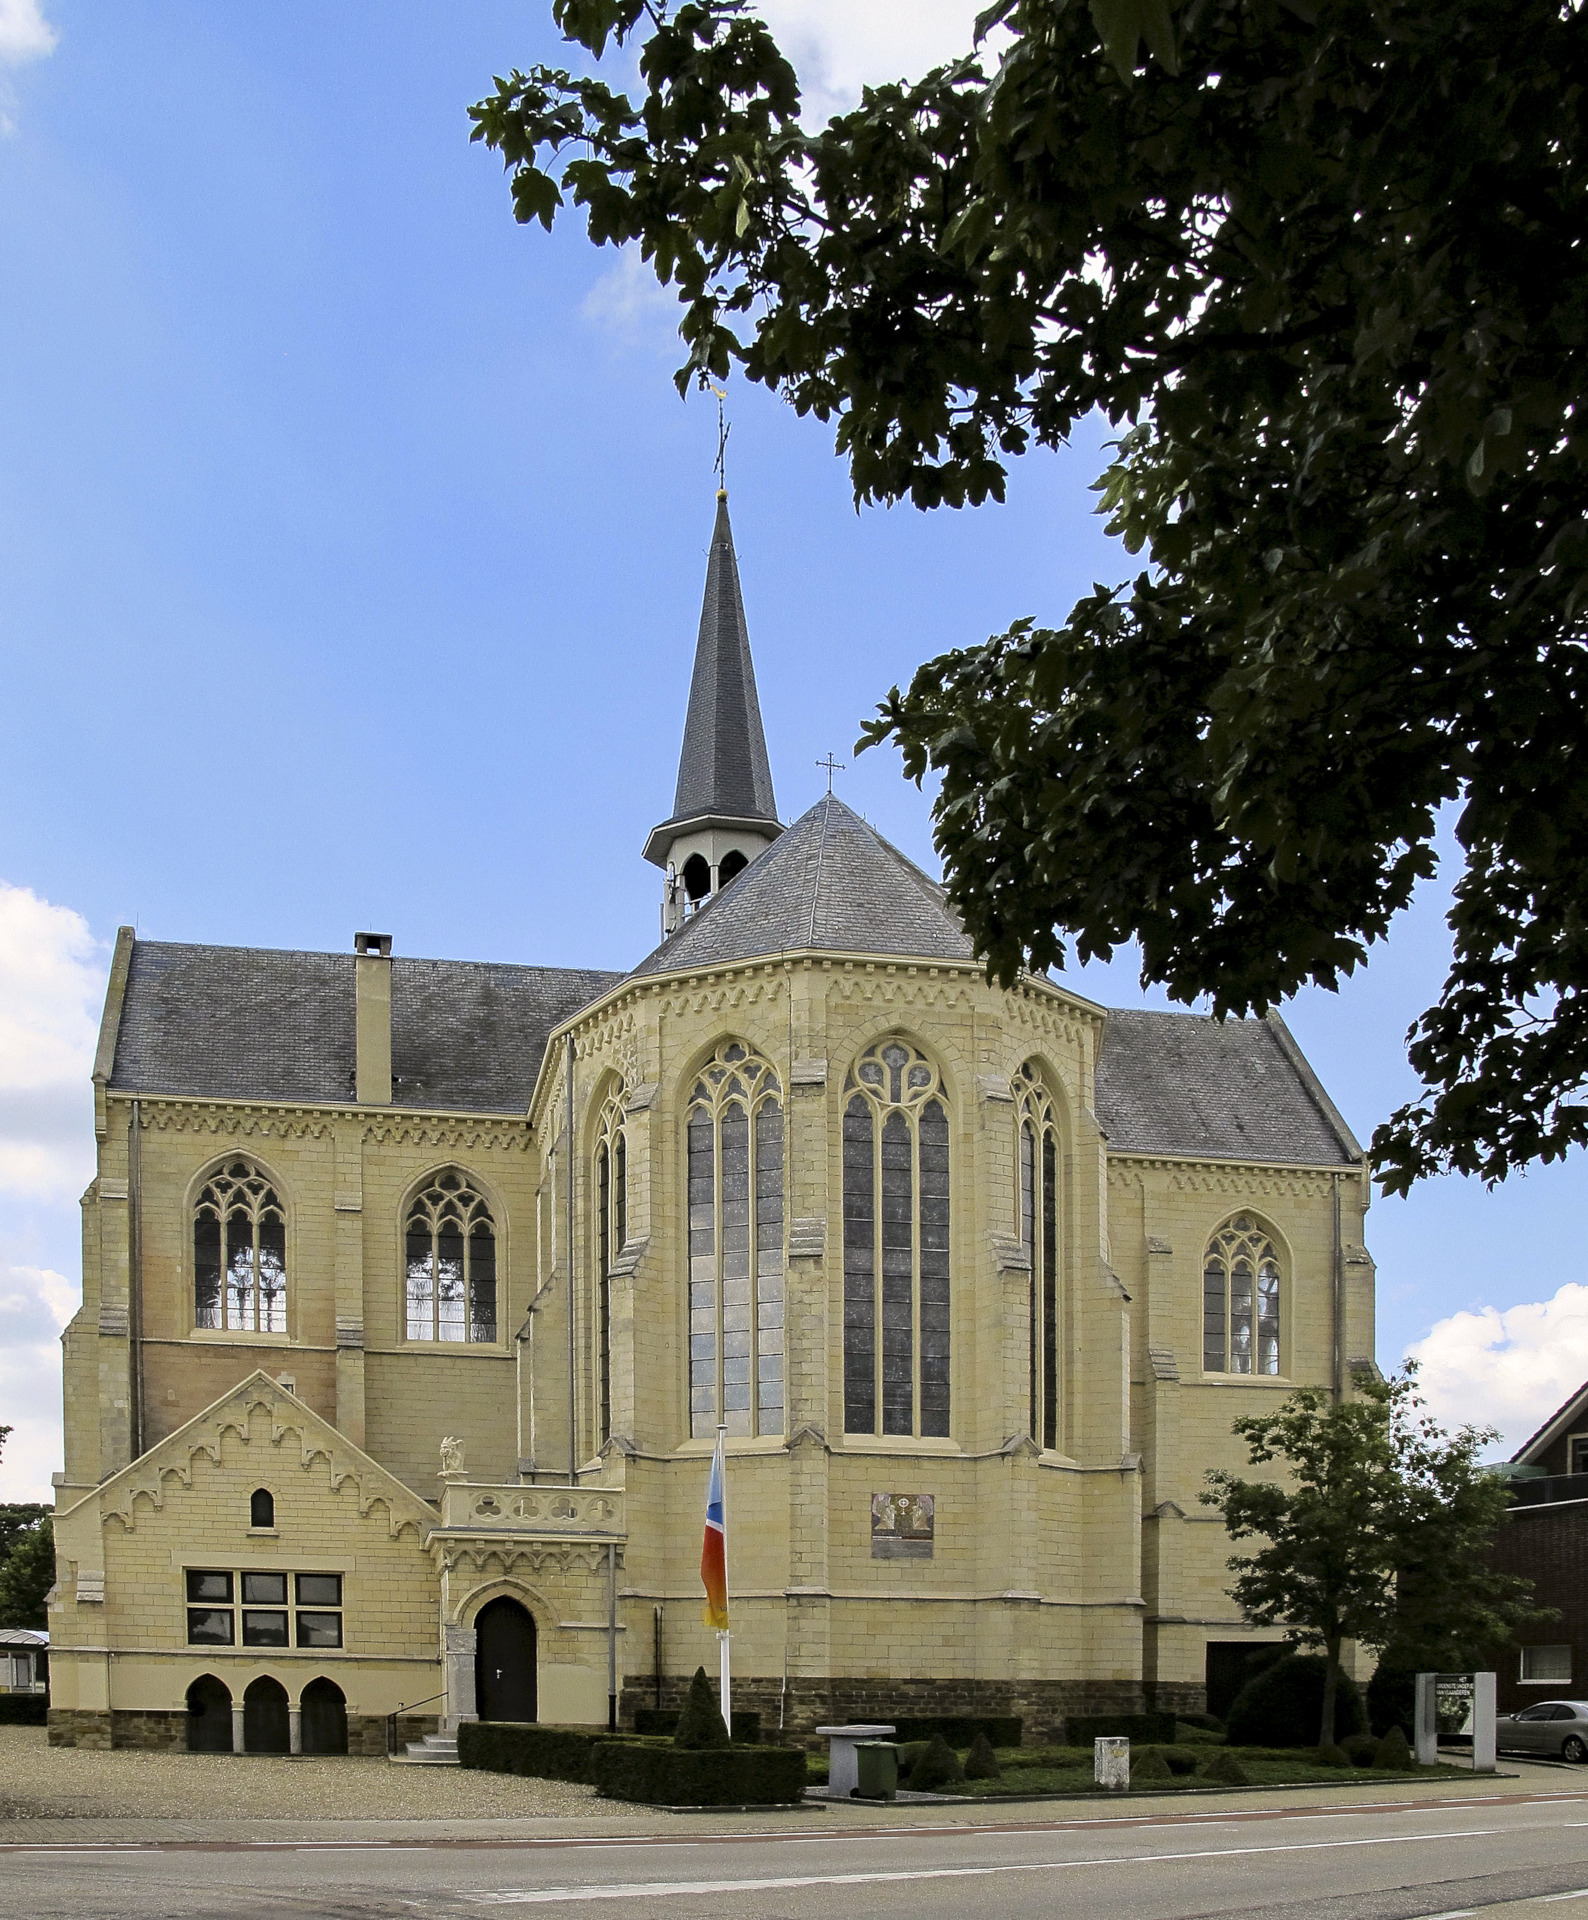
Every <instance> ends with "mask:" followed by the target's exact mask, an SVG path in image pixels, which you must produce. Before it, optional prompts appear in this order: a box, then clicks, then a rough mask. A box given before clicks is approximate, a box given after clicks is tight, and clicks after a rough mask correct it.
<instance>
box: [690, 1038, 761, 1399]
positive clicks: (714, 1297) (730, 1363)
mask: <svg viewBox="0 0 1588 1920" xmlns="http://www.w3.org/2000/svg"><path fill="white" fill-rule="evenodd" d="M687 1125H688V1161H689V1430H690V1432H691V1434H693V1435H695V1436H701V1435H710V1434H712V1433H714V1432H715V1431H716V1428H717V1426H718V1425H719V1423H720V1424H722V1425H724V1426H726V1427H727V1429H728V1431H729V1433H734V1434H752V1433H781V1432H782V1431H783V1412H784V1383H783V1101H782V1089H781V1087H780V1086H779V1083H778V1077H777V1074H776V1072H775V1071H774V1070H773V1067H772V1065H771V1063H770V1062H769V1061H767V1060H764V1059H762V1058H761V1056H760V1055H758V1054H755V1053H752V1052H751V1051H750V1050H749V1049H748V1048H747V1047H745V1046H744V1045H743V1044H742V1043H741V1042H739V1041H737V1040H730V1041H724V1042H723V1044H722V1045H721V1046H719V1047H718V1049H717V1051H716V1053H715V1054H714V1055H713V1056H712V1058H711V1060H710V1061H709V1062H708V1063H707V1064H706V1066H705V1067H704V1068H703V1069H702V1071H701V1073H700V1075H699V1077H698V1079H697V1080H696V1082H695V1085H694V1089H693V1091H692V1092H691V1094H690V1097H689V1109H688V1117H687Z"/></svg>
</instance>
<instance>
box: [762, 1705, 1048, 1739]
mask: <svg viewBox="0 0 1588 1920" xmlns="http://www.w3.org/2000/svg"><path fill="white" fill-rule="evenodd" d="M734 1717H735V1719H737V1718H738V1716H737V1715H735V1716H734ZM879 1717H880V1718H881V1719H883V1720H885V1721H889V1722H891V1723H892V1726H893V1737H894V1740H895V1741H896V1742H898V1741H906V1740H930V1739H931V1737H932V1735H933V1734H934V1733H940V1734H942V1736H943V1738H944V1739H945V1740H946V1741H947V1742H948V1744H949V1745H950V1746H951V1747H968V1746H969V1745H970V1743H971V1742H972V1741H973V1740H974V1739H975V1738H976V1736H977V1735H978V1734H983V1733H984V1734H986V1736H987V1738H988V1740H989V1741H990V1742H991V1743H992V1745H993V1746H995V1747H1018V1746H1019V1744H1020V1731H1021V1728H1022V1727H1023V1726H1024V1724H1025V1723H1024V1721H1023V1720H1022V1719H1021V1718H1020V1716H1019V1714H1015V1713H1008V1714H998V1713H993V1714H965V1713H928V1714H915V1715H913V1716H912V1715H910V1714H903V1715H899V1714H882V1715H880V1716H879Z"/></svg>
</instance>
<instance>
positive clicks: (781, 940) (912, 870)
mask: <svg viewBox="0 0 1588 1920" xmlns="http://www.w3.org/2000/svg"><path fill="white" fill-rule="evenodd" d="M812 947H813V948H816V949H818V950H823V949H825V950H827V951H831V952H839V953H897V954H908V955H910V956H911V957H912V958H914V959H922V960H969V959H972V958H973V957H974V956H973V955H972V952H971V945H970V941H969V940H967V939H966V937H965V934H964V932H963V930H962V929H961V927H960V924H959V922H958V920H957V919H955V917H954V915H953V913H952V912H951V911H950V909H949V907H948V904H947V902H946V900H945V898H944V894H943V889H942V888H941V887H940V886H938V885H937V883H936V882H935V881H933V880H930V879H928V878H927V876H926V875H925V874H924V873H922V871H921V869H920V868H919V867H917V866H915V865H914V864H913V863H912V862H911V861H909V860H906V859H905V857H904V855H903V854H902V853H900V852H899V850H898V848H897V847H892V846H889V844H888V842H887V841H886V840H884V839H883V837H882V835H881V834H880V833H878V832H877V831H876V830H875V828H873V827H870V826H868V825H867V824H866V822H865V821H864V820H862V819H861V818H860V816H859V815H858V814H857V813H852V812H851V811H850V810H849V808H848V807H846V806H845V805H844V803H843V801H842V800H840V799H839V798H838V797H837V795H836V794H831V793H829V794H826V795H824V796H823V798H822V799H820V800H818V801H817V803H816V805H815V806H814V807H812V808H811V810H810V812H809V813H805V814H802V815H801V816H800V818H799V819H798V820H796V821H795V822H794V824H793V825H792V826H791V827H788V828H785V830H784V832H783V835H782V837H781V838H780V839H777V840H774V841H773V842H772V844H771V846H770V847H768V848H767V849H766V850H765V851H764V852H763V853H760V854H758V855H757V856H756V858H755V859H754V860H752V861H751V862H750V864H749V866H747V867H746V868H745V869H744V871H743V872H742V873H741V874H740V875H739V877H738V878H737V879H736V880H733V881H731V882H730V883H729V884H728V885H727V886H726V887H724V888H723V890H722V892H721V893H719V894H717V895H716V896H715V897H714V898H713V899H711V900H709V901H708V902H707V903H706V905H705V906H703V907H702V908H701V910H700V911H699V913H697V914H696V915H695V916H694V917H693V919H691V920H688V921H686V922H685V924H684V925H683V926H682V927H681V928H680V929H679V931H678V932H677V933H675V934H674V935H673V937H672V939H670V940H667V941H664V942H663V944H662V945H661V946H659V947H658V948H657V949H656V951H655V952H654V953H652V954H649V955H648V956H647V957H646V958H645V959H644V960H642V961H641V962H640V964H639V965H638V966H637V967H636V968H635V969H634V971H635V973H636V974H646V973H680V972H688V971H691V970H693V969H695V968H698V967H715V966H721V965H723V964H724V963H726V962H730V961H735V960H751V959H755V958H757V957H758V956H760V955H762V954H768V953H782V952H785V951H787V950H789V949H800V948H812Z"/></svg>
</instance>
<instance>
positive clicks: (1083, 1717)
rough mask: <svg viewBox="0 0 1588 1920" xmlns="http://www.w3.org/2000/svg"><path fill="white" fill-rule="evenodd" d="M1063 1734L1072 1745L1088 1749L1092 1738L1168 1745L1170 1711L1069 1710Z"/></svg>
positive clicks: (1171, 1725) (1172, 1732)
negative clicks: (1100, 1711) (1083, 1711)
mask: <svg viewBox="0 0 1588 1920" xmlns="http://www.w3.org/2000/svg"><path fill="white" fill-rule="evenodd" d="M1064 1737H1065V1739H1066V1741H1067V1742H1068V1743H1069V1745H1071V1746H1072V1747H1087V1748H1090V1746H1091V1744H1092V1742H1093V1741H1094V1740H1133V1741H1136V1742H1138V1743H1140V1744H1141V1745H1143V1746H1145V1745H1147V1744H1149V1743H1151V1744H1153V1745H1162V1746H1166V1747H1167V1746H1172V1745H1173V1743H1174V1737H1175V1717H1174V1715H1173V1714H1172V1713H1072V1714H1071V1715H1070V1716H1069V1717H1068V1718H1067V1719H1066V1720H1065V1722H1064Z"/></svg>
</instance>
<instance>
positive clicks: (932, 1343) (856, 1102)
mask: <svg viewBox="0 0 1588 1920" xmlns="http://www.w3.org/2000/svg"><path fill="white" fill-rule="evenodd" d="M948 1327H949V1213H948V1105H947V1102H946V1100H945V1098H944V1094H943V1082H942V1076H941V1075H940V1074H939V1073H938V1071H937V1068H936V1067H935V1066H933V1065H932V1063H931V1062H930V1061H929V1060H928V1059H927V1058H926V1056H925V1055H924V1054H922V1053H918V1052H917V1051H916V1049H915V1048H914V1047H911V1046H908V1045H907V1044H906V1043H905V1042H904V1041H902V1040H898V1039H892V1040H881V1041H879V1042H878V1043H877V1044H876V1045H875V1046H874V1047H872V1048H871V1049H870V1050H869V1051H868V1052H867V1053H865V1054H864V1055H863V1056H862V1057H861V1059H860V1060H859V1061H858V1062H857V1064H856V1065H855V1066H854V1067H853V1068H851V1070H850V1073H849V1078H848V1080H847V1082H846V1083H845V1087H844V1431H845V1432H846V1433H900V1434H926V1435H935V1436H941V1437H946V1436H947V1434H948V1417H949V1401H948ZM879 1329H880V1330H881V1331H880V1337H879V1332H878V1330H879Z"/></svg>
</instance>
